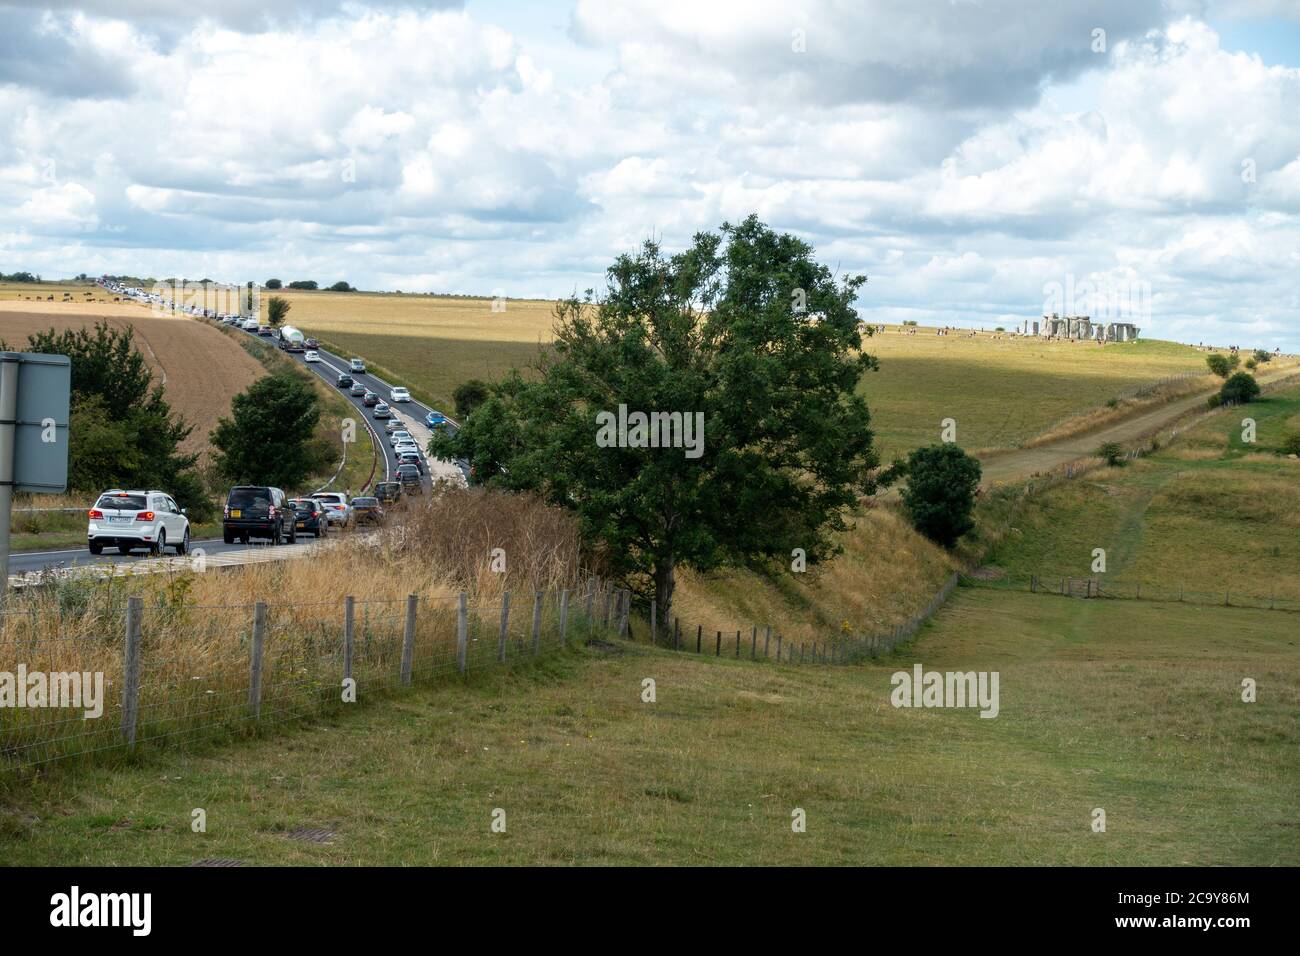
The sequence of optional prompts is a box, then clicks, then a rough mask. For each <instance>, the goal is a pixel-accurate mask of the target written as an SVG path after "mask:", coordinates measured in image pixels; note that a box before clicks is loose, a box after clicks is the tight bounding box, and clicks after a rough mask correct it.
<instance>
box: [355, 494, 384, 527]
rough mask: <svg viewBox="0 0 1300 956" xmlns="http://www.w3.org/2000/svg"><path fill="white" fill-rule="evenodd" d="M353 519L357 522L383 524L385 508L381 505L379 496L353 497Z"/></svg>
mask: <svg viewBox="0 0 1300 956" xmlns="http://www.w3.org/2000/svg"><path fill="white" fill-rule="evenodd" d="M352 520H353V521H355V522H356V523H357V524H359V525H361V524H383V523H384V509H383V508H382V507H380V505H379V499H378V498H371V497H367V498H353V499H352Z"/></svg>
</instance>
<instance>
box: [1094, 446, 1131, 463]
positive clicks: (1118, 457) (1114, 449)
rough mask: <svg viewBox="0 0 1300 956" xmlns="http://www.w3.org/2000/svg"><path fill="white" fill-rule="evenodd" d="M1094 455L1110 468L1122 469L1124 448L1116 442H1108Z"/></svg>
mask: <svg viewBox="0 0 1300 956" xmlns="http://www.w3.org/2000/svg"><path fill="white" fill-rule="evenodd" d="M1096 455H1097V457H1098V458H1100V459H1101V460H1102V461H1104V462H1105V463H1106V464H1108V465H1110V466H1111V467H1112V468H1123V467H1124V446H1123V445H1121V444H1120V443H1119V442H1117V441H1108V442H1106V443H1105V444H1104V445H1102V446H1101V447H1100V448H1098V449H1097V452H1096Z"/></svg>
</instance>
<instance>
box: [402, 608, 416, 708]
mask: <svg viewBox="0 0 1300 956" xmlns="http://www.w3.org/2000/svg"><path fill="white" fill-rule="evenodd" d="M419 601H420V599H419V598H418V597H416V596H415V595H414V594H408V595H407V596H406V627H405V629H403V631H402V683H403V684H405V685H406V686H407V687H410V686H411V664H412V662H413V661H414V660H415V613H416V608H417V607H418V605H419Z"/></svg>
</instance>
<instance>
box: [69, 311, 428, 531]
mask: <svg viewBox="0 0 1300 956" xmlns="http://www.w3.org/2000/svg"><path fill="white" fill-rule="evenodd" d="M203 314H204V316H205V317H208V316H209V315H210V317H211V318H214V319H217V320H218V321H221V322H223V323H225V324H228V325H233V326H235V327H236V328H239V329H242V330H244V331H246V332H250V333H252V334H255V335H259V336H266V337H270V338H274V339H277V340H278V344H279V346H280V348H282V349H284V350H286V351H291V352H302V353H303V360H304V361H305V362H308V363H318V362H320V361H321V356H320V353H319V352H318V351H316V350H317V349H318V348H319V343H318V342H317V341H316V340H315V339H312V338H308V337H307V336H305V335H304V334H303V333H302V332H300V331H298V330H297V329H294V328H292V327H290V326H286V327H284V328H281V329H277V328H273V327H272V326H269V325H262V324H260V323H259V322H258V320H257V319H256V318H247V317H244V316H240V315H236V314H219V313H208V312H207V311H204V313H203ZM364 374H366V365H365V362H364V361H363V360H362V359H360V358H353V359H351V360H350V361H349V363H348V370H347V371H345V372H342V373H340V374H339V375H338V377H337V379H336V381H335V384H336V386H337V387H338V388H340V389H344V390H347V391H348V392H349V393H350V394H351V395H352V396H354V397H357V398H360V399H361V400H362V402H361V404H362V405H363V406H364V407H366V408H369V409H371V414H372V415H373V416H374V418H375V419H376V421H377V422H383V423H384V431H385V433H386V434H387V435H388V438H389V444H390V445H391V447H392V449H393V454H394V457H395V459H396V461H397V467H396V471H395V474H394V475H393V480H389V481H381V482H378V483H377V484H376V485H375V488H374V494H372V495H361V496H358V497H356V498H352V499H351V500H349V499H348V496H347V495H346V494H343V493H341V492H325V491H321V492H316V493H314V494H311V495H307V496H304V497H291V496H289V495H288V494H287V493H286V492H285V491H284V490H283V489H280V488H275V487H271V486H266V485H236V486H235V487H234V488H232V489H230V493H229V494H228V495H227V498H226V502H225V505H224V507H223V509H222V521H221V525H222V540H223V541H224V542H225V543H226V544H234V543H236V542H239V543H241V544H248V543H250V542H251V541H254V540H265V541H269V542H270V543H271V544H273V545H278V544H281V543H288V544H293V543H295V542H296V541H297V540H298V535H299V534H302V535H310V536H312V537H314V538H322V537H325V536H326V535H328V533H329V532H330V530H331V529H332V528H335V527H345V528H346V527H348V526H357V525H362V524H379V523H382V522H383V520H384V517H385V511H384V505H392V504H393V503H395V502H397V501H400V500H401V498H402V497H403V496H404V495H407V494H422V493H423V490H424V485H423V477H424V475H425V474H426V472H427V468H426V466H425V462H424V458H423V455H422V453H421V451H420V448H419V446H418V444H417V443H416V441H415V439H414V437H413V436H412V435H411V433H410V432H409V431H408V430H407V429H406V428H405V427H404V423H403V421H402V419H400V418H399V417H398V416H397V414H396V413H395V410H394V409H393V407H392V406H393V405H397V404H401V403H407V402H410V401H411V393H410V390H409V389H406V388H403V387H401V386H392V387H390V388H389V389H388V392H389V394H388V399H387V401H385V400H384V399H382V398H381V397H380V394H379V393H378V392H376V391H374V390H373V389H370V388H368V387H367V386H366V385H365V384H364V383H363V382H359V381H357V379H356V377H355V376H360V375H364ZM390 403H391V404H390ZM424 423H425V424H426V425H427V426H428V427H429V428H431V429H436V428H441V427H443V426H445V425H446V424H447V419H446V417H445V416H444V415H442V414H441V413H439V412H432V411H431V412H429V413H428V414H427V415H426V416H425V419H424ZM87 518H88V523H87V531H86V540H87V546H88V547H89V549H90V552H91V554H95V555H99V554H102V553H103V551H104V548H106V547H116V548H117V549H118V551H119V553H121V554H124V555H125V554H130V553H131V551H132V550H135V549H137V548H144V549H146V550H148V551H149V553H151V554H154V555H158V554H161V553H162V552H163V550H164V549H165V548H170V549H172V550H173V551H175V553H176V554H178V555H182V554H185V553H187V552H188V551H189V549H190V522H189V515H188V513H187V511H186V509H184V508H180V507H179V506H178V505H177V504H176V501H175V499H174V498H172V497H171V496H170V495H168V494H167V493H166V492H164V491H158V490H126V489H121V488H113V489H110V490H109V491H106V492H104V493H103V494H102V495H100V496H99V498H98V499H97V500H96V502H95V505H94V506H93V507H92V508H90V509H89V510H88V512H87Z"/></svg>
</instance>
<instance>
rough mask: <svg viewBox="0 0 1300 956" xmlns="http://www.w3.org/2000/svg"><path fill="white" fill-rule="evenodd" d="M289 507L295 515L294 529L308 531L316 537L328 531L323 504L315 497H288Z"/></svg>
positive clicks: (327, 520)
mask: <svg viewBox="0 0 1300 956" xmlns="http://www.w3.org/2000/svg"><path fill="white" fill-rule="evenodd" d="M289 507H290V508H292V509H293V511H294V514H295V515H296V516H297V520H295V521H294V528H295V530H297V531H302V532H306V533H310V534H311V535H312V536H313V537H316V538H319V537H321V536H322V535H324V534H325V533H326V532H327V531H329V519H328V518H327V517H326V516H325V506H324V505H323V504H321V503H320V502H319V501H317V500H316V499H315V498H290V499H289Z"/></svg>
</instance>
